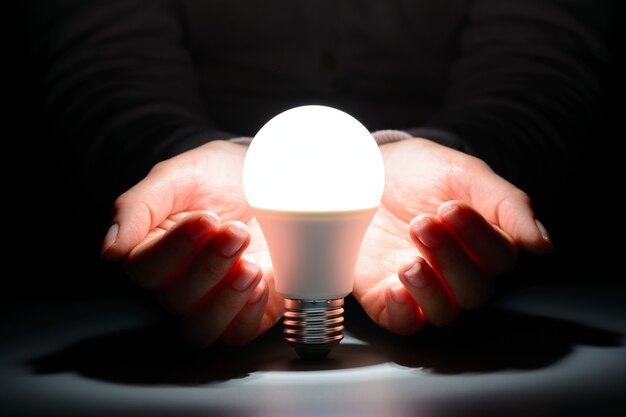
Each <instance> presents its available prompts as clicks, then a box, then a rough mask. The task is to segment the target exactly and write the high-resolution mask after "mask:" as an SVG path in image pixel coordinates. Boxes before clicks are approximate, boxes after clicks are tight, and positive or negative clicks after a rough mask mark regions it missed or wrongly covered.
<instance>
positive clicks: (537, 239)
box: [493, 183, 553, 255]
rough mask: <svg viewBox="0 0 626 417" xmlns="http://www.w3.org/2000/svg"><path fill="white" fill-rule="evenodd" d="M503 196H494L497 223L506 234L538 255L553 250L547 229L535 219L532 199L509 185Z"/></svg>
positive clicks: (525, 248) (521, 246)
mask: <svg viewBox="0 0 626 417" xmlns="http://www.w3.org/2000/svg"><path fill="white" fill-rule="evenodd" d="M502 191H504V193H503V194H500V195H499V196H498V193H496V194H495V195H494V197H495V200H496V201H497V203H496V204H495V210H494V211H495V212H494V214H493V215H494V217H495V223H496V224H497V225H498V226H499V227H500V228H501V229H502V230H503V231H504V232H506V233H507V234H508V235H509V236H511V238H513V240H514V241H515V243H516V244H517V245H518V246H519V247H520V248H522V249H524V250H526V251H528V252H531V253H534V254H537V255H541V254H545V253H548V252H551V251H552V249H553V245H552V240H551V239H550V235H549V233H548V231H547V229H546V228H545V227H544V226H543V224H542V223H541V222H540V221H539V220H538V219H537V218H536V217H535V213H534V211H533V209H532V205H531V200H530V197H529V196H528V195H527V194H526V193H524V192H523V191H521V190H520V189H518V188H516V187H515V186H513V185H512V184H510V183H508V187H504V189H503V190H502Z"/></svg>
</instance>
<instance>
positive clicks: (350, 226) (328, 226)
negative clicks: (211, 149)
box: [243, 106, 384, 357]
mask: <svg viewBox="0 0 626 417" xmlns="http://www.w3.org/2000/svg"><path fill="white" fill-rule="evenodd" d="M243 186H244V192H245V195H246V199H247V200H248V203H249V204H250V206H251V207H252V210H253V212H254V215H255V216H256V218H257V220H258V222H259V224H260V226H261V229H262V231H263V235H264V236H265V239H266V241H267V245H268V248H269V251H270V257H271V259H272V265H273V268H274V278H275V285H276V290H277V291H278V293H279V294H281V295H282V296H283V297H285V299H286V301H285V304H286V305H285V317H284V335H285V339H286V340H287V341H288V342H289V343H290V344H291V346H293V347H294V348H295V349H296V351H297V352H298V353H299V354H300V355H301V356H303V357H316V356H317V357H319V356H325V355H326V354H328V352H330V350H331V348H332V347H333V346H334V345H335V344H337V343H339V341H340V340H341V339H342V338H343V299H344V297H346V296H347V295H348V294H350V292H351V291H352V276H353V274H354V267H355V263H356V259H357V255H358V253H359V250H360V247H361V242H362V240H363V236H364V235H365V232H366V230H367V228H368V226H369V224H370V222H371V220H372V218H373V216H374V214H375V213H376V210H377V207H378V205H379V203H380V199H381V197H382V193H383V187H384V167H383V160H382V156H381V154H380V150H379V149H378V145H377V144H376V142H375V140H374V138H373V137H372V135H371V134H370V132H369V131H368V130H367V129H366V128H365V127H364V126H363V125H362V124H361V123H360V122H359V121H358V120H356V119H355V118H354V117H352V116H350V115H349V114H347V113H344V112H342V111H340V110H337V109H334V108H331V107H325V106H302V107H296V108H293V109H290V110H287V111H285V112H283V113H281V114H279V115H277V116H275V117H274V118H272V119H271V120H270V121H268V122H267V123H266V124H265V125H264V126H263V127H262V128H261V129H260V130H259V132H258V133H257V134H256V136H255V137H254V139H253V140H252V143H251V144H250V148H249V149H248V152H247V154H246V159H245V162H244V168H243Z"/></svg>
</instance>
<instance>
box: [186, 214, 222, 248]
mask: <svg viewBox="0 0 626 417" xmlns="http://www.w3.org/2000/svg"><path fill="white" fill-rule="evenodd" d="M185 220H187V219H185ZM191 220H194V224H193V227H190V228H189V229H188V231H187V233H188V235H189V238H190V239H191V240H192V241H193V242H195V243H204V242H205V241H206V240H207V238H208V237H209V236H210V235H211V234H213V233H214V232H215V231H217V230H218V229H219V227H220V218H219V217H217V215H216V214H214V213H210V212H204V213H202V214H201V215H200V216H199V217H198V218H197V219H191Z"/></svg>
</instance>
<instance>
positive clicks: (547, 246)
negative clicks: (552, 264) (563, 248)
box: [535, 219, 554, 254]
mask: <svg viewBox="0 0 626 417" xmlns="http://www.w3.org/2000/svg"><path fill="white" fill-rule="evenodd" d="M535 225H536V226H537V230H538V231H539V234H540V235H541V239H542V241H541V244H540V245H539V247H538V250H537V251H536V253H538V254H545V253H550V252H552V251H553V250H554V244H553V243H552V238H551V237H550V234H549V233H548V229H546V227H545V226H544V225H543V223H541V222H540V221H539V219H535Z"/></svg>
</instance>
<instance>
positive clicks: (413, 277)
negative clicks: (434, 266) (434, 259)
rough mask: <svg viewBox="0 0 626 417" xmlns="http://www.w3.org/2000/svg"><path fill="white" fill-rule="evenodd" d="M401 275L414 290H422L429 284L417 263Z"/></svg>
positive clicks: (419, 264)
mask: <svg viewBox="0 0 626 417" xmlns="http://www.w3.org/2000/svg"><path fill="white" fill-rule="evenodd" d="M403 275H404V278H405V279H406V280H407V282H408V283H409V284H411V285H412V286H414V287H415V288H424V287H425V286H427V285H428V284H429V282H430V281H429V279H428V276H427V275H426V274H425V273H424V270H423V268H422V264H421V263H420V262H419V261H418V262H416V263H414V264H413V266H412V267H411V268H409V269H408V270H407V271H406V272H405V273H404V274H403Z"/></svg>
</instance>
